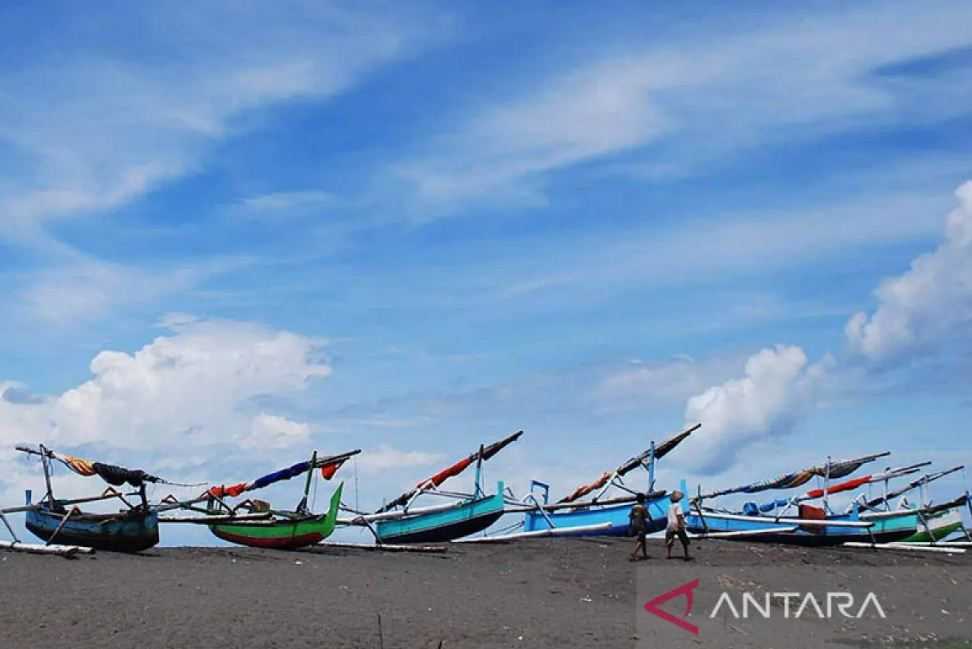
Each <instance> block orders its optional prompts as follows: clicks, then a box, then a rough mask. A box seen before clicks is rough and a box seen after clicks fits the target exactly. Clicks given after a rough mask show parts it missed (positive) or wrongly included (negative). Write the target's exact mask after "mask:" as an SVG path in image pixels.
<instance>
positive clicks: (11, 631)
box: [0, 539, 972, 649]
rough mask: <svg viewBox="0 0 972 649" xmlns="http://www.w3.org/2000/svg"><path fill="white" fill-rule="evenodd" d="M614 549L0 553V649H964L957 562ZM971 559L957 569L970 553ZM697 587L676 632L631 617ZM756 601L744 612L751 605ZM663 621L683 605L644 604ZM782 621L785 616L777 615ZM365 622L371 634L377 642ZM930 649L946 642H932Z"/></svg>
mask: <svg viewBox="0 0 972 649" xmlns="http://www.w3.org/2000/svg"><path fill="white" fill-rule="evenodd" d="M629 547H630V546H629V543H628V542H627V541H626V540H617V539H612V540H600V539H556V540H549V539H548V540H537V541H530V542H520V543H518V544H507V545H477V546H471V545H464V546H455V545H453V546H450V547H449V548H448V552H447V553H445V554H442V555H432V554H428V555H425V554H391V553H377V552H366V551H362V550H355V549H338V548H315V549H313V550H309V551H300V552H275V551H260V550H253V549H244V548H240V549H226V548H179V549H171V548H170V549H155V550H152V551H149V552H146V553H143V554H142V555H138V556H127V555H116V554H112V553H106V552H102V553H98V554H97V555H95V556H94V557H84V558H79V559H75V560H65V559H60V558H56V557H42V556H33V555H25V554H16V553H9V552H3V551H0V602H2V607H0V648H3V649H20V648H28V647H31V648H32V647H44V648H46V649H51V648H59V647H72V648H74V649H77V648H79V647H80V648H87V647H92V648H96V647H97V648H104V649H113V648H119V649H121V648H125V649H131V648H134V647H139V648H142V647H144V648H146V649H148V648H155V647H165V648H167V649H187V648H195V647H200V648H202V647H205V648H207V649H217V648H221V647H233V648H238V647H280V648H286V649H291V648H294V649H296V648H300V647H315V648H317V647H329V648H330V647H369V648H385V649H397V648H401V649H405V648H415V649H418V648H424V647H433V648H434V647H438V646H439V643H440V642H441V643H442V647H446V648H447V647H470V648H471V647H558V648H559V647H609V648H612V647H624V648H627V649H630V648H635V647H659V648H664V649H669V648H671V647H719V648H720V649H728V648H731V647H758V648H760V649H768V648H770V647H779V648H783V647H786V648H787V649H792V648H799V647H804V646H806V647H828V646H833V647H853V646H864V647H867V646H885V645H889V644H890V643H891V641H892V640H893V641H894V642H893V646H895V647H903V646H912V644H910V643H912V642H913V643H915V644H914V645H913V646H915V647H926V648H933V647H936V648H944V647H949V649H951V648H953V647H956V648H957V647H972V643H965V642H960V640H961V639H972V556H961V557H948V556H939V555H921V556H912V555H903V554H899V553H876V552H872V551H866V550H846V549H845V550H802V549H797V548H784V547H775V546H767V545H750V544H743V543H731V542H725V541H722V542H719V541H708V542H704V543H699V544H697V546H696V548H695V550H696V556H697V557H698V558H697V560H696V561H694V562H691V563H684V562H682V561H678V560H675V561H666V560H665V559H664V550H663V548H662V547H661V546H660V545H657V544H653V545H652V546H651V548H650V554H651V558H650V559H649V560H648V561H643V562H637V563H630V562H628V561H627V552H628V550H629ZM970 554H972V553H970ZM695 579H698V580H699V584H698V586H697V588H695V589H694V590H693V591H692V594H693V608H692V613H691V615H689V616H688V617H687V618H686V620H687V621H688V622H689V623H690V624H692V625H695V626H697V627H698V635H695V634H693V633H690V632H688V631H686V630H684V629H682V628H679V627H678V626H676V625H674V624H672V623H671V622H668V621H665V620H663V619H661V618H659V617H657V616H654V615H651V614H650V613H648V612H647V611H645V609H644V604H645V602H646V601H648V600H649V599H651V598H654V597H656V596H657V595H660V594H662V593H664V592H665V591H668V590H669V589H672V588H675V587H677V586H679V585H682V584H686V583H691V582H692V581H693V580H695ZM828 590H837V591H846V592H851V593H852V594H854V595H855V596H858V597H859V598H860V599H861V600H862V599H863V597H864V595H865V594H866V592H869V591H874V592H875V594H876V596H877V598H878V600H879V602H880V604H881V607H882V609H883V611H884V612H885V614H886V616H887V617H886V619H881V618H879V617H877V616H876V615H874V614H873V613H874V611H873V607H872V609H870V610H869V611H868V613H867V615H865V617H864V618H862V619H859V620H858V619H844V618H840V619H833V618H831V619H817V618H815V617H814V616H813V615H807V616H805V617H801V619H798V620H794V619H788V618H785V617H784V616H783V611H782V608H781V606H780V605H779V604H774V605H773V610H772V615H771V617H770V619H765V618H763V617H757V618H756V619H752V618H751V619H745V620H744V619H737V618H735V617H733V616H732V615H731V614H729V615H727V611H726V609H725V607H724V608H723V609H722V610H721V611H720V614H719V615H717V616H716V617H715V618H712V617H710V614H711V611H712V609H713V606H714V605H715V604H716V603H717V601H718V598H719V597H720V595H721V593H723V592H727V593H729V594H730V595H731V597H733V598H734V602H735V603H736V605H737V608H738V607H739V606H740V603H741V599H740V598H741V596H742V595H741V594H742V593H743V592H752V593H756V594H757V595H759V594H761V593H764V592H782V591H798V592H803V593H805V592H812V593H814V595H815V597H820V598H823V597H825V596H826V595H825V594H826V592H827V591H828ZM760 596H761V595H760ZM662 607H663V609H664V610H666V611H668V612H670V613H671V614H672V615H675V616H676V617H678V616H680V615H681V614H682V613H683V612H684V609H685V600H684V599H681V600H676V599H673V600H672V601H670V602H667V603H665V604H664V605H662ZM790 612H791V615H792V613H793V611H792V610H791V611H790ZM379 617H380V626H379ZM946 640H948V642H945V641H946Z"/></svg>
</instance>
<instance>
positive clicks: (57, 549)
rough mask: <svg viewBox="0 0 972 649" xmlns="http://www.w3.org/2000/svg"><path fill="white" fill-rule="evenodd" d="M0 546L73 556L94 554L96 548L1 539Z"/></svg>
mask: <svg viewBox="0 0 972 649" xmlns="http://www.w3.org/2000/svg"><path fill="white" fill-rule="evenodd" d="M0 548H3V549H6V550H12V551H14V552H29V553H31V554H54V555H57V556H60V557H72V556H74V555H75V554H94V548H85V547H81V546H79V545H41V544H39V543H21V542H20V541H0Z"/></svg>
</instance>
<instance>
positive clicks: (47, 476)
mask: <svg viewBox="0 0 972 649" xmlns="http://www.w3.org/2000/svg"><path fill="white" fill-rule="evenodd" d="M38 446H40V450H41V453H40V456H41V466H43V467H44V483H45V484H46V485H47V502H48V503H49V504H51V505H53V504H54V490H53V489H52V488H51V467H50V465H49V464H48V462H49V460H48V458H47V452H48V451H47V447H45V446H44V445H43V444H39V445H38Z"/></svg>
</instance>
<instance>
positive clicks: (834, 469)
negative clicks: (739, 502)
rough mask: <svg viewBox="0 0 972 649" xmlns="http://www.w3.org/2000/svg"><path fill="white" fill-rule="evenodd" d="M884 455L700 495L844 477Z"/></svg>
mask: <svg viewBox="0 0 972 649" xmlns="http://www.w3.org/2000/svg"><path fill="white" fill-rule="evenodd" d="M886 455H890V453H889V452H884V453H875V454H873V455H865V456H864V457H859V458H856V459H853V460H841V461H838V462H831V463H830V464H829V465H826V464H825V465H823V466H814V467H810V468H808V469H803V470H802V471H796V472H794V473H787V474H784V475H782V476H780V477H778V478H775V479H773V480H763V481H761V482H754V483H752V484H748V485H742V486H739V487H733V488H731V489H723V490H721V491H714V492H712V493H708V494H704V495H702V496H701V497H702V498H715V497H717V496H725V495H727V494H736V493H746V494H753V493H760V492H763V491H769V490H771V489H793V488H796V487H802V486H803V485H805V484H806V483H808V482H810V480H811V479H812V478H813V477H814V476H819V477H829V478H831V479H839V478H844V477H846V476H848V475H850V474H851V473H853V472H854V471H857V470H858V469H859V468H861V467H862V466H863V465H865V464H867V463H868V462H873V461H874V460H876V459H878V458H880V457H884V456H886Z"/></svg>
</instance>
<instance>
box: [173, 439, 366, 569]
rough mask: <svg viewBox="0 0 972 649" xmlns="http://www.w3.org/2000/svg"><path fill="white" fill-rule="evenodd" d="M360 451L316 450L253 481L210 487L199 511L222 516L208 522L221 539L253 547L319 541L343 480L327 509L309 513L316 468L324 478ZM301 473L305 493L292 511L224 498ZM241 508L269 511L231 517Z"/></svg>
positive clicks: (333, 516)
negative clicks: (252, 517)
mask: <svg viewBox="0 0 972 649" xmlns="http://www.w3.org/2000/svg"><path fill="white" fill-rule="evenodd" d="M360 452H361V451H360V450H354V451H351V452H349V453H343V454H341V455H335V456H330V457H326V458H323V459H321V458H318V456H317V452H316V451H315V452H314V454H313V455H312V456H311V459H310V461H305V462H299V463H297V464H294V465H292V466H289V467H287V468H285V469H281V470H280V471H275V472H273V473H270V474H267V475H265V476H263V477H261V478H258V479H256V480H254V481H253V482H246V483H238V484H235V485H230V486H229V487H227V486H225V485H221V486H215V487H211V488H210V489H209V491H208V492H207V494H208V496H209V505H208V507H207V508H206V509H205V510H202V511H204V512H205V513H206V514H207V515H208V516H210V517H212V518H220V519H221V520H220V521H219V522H216V523H208V526H209V530H210V532H212V533H213V535H214V536H216V537H218V538H220V539H223V540H224V541H229V542H231V543H237V544H239V545H246V546H250V547H256V548H273V549H278V550H295V549H298V548H303V547H307V546H309V545H315V544H317V543H320V542H321V541H323V540H324V539H326V538H327V537H329V536H330V535H331V533H332V532H334V527H335V525H337V519H338V513H339V511H340V509H341V494H342V492H343V490H344V483H341V484H339V485H338V487H337V489H335V491H334V493H333V494H332V495H331V500H330V506H329V507H328V510H327V513H325V514H321V515H317V514H312V513H311V512H310V511H309V510H308V508H307V498H308V495H309V493H310V488H311V483H312V480H313V478H314V475H315V474H316V469H320V471H321V475H322V476H323V477H324V479H326V480H330V479H331V478H332V477H333V476H334V474H335V473H336V472H337V470H338V469H339V468H340V467H341V465H342V464H344V462H346V461H347V460H348V458H350V457H352V456H354V455H356V454H358V453H360ZM302 474H306V476H307V479H306V481H305V483H304V494H303V497H302V498H301V500H300V503H299V504H298V505H297V508H296V509H295V510H294V511H285V510H275V509H269V504H267V503H259V504H258V503H256V502H255V501H252V500H245V501H243V502H242V503H240V504H239V505H236V506H233V507H231V506H230V505H228V504H227V503H226V502H225V500H223V499H224V498H225V497H227V496H241V495H243V494H245V493H248V492H251V491H254V490H256V489H262V488H264V487H267V486H269V485H271V484H274V483H276V482H280V481H283V480H289V479H291V478H294V477H296V476H299V475H302ZM184 508H185V509H190V510H197V511H198V510H199V508H196V507H193V506H191V505H185V506H184ZM240 511H245V512H253V511H263V512H264V513H265V514H269V517H268V518H267V519H265V520H233V518H234V517H237V516H239V518H243V516H240V515H239V512H240ZM226 518H229V520H223V519H226ZM182 522H185V521H182ZM201 522H205V518H202V519H201Z"/></svg>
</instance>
